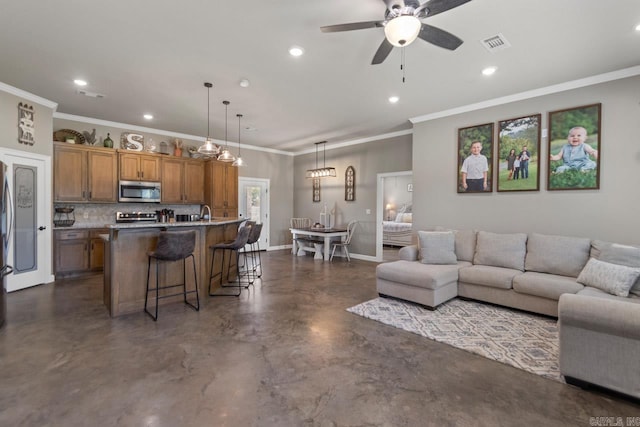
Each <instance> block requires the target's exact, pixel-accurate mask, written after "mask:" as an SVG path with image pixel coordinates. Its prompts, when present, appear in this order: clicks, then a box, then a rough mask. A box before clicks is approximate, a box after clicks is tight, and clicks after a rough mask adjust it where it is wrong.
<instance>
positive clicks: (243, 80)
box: [240, 79, 251, 87]
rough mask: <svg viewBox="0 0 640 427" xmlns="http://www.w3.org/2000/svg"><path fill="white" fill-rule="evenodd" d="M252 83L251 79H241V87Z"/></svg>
mask: <svg viewBox="0 0 640 427" xmlns="http://www.w3.org/2000/svg"><path fill="white" fill-rule="evenodd" d="M250 84H251V82H249V79H242V80H240V87H249V85H250Z"/></svg>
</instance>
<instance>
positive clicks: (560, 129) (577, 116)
mask: <svg viewBox="0 0 640 427" xmlns="http://www.w3.org/2000/svg"><path fill="white" fill-rule="evenodd" d="M601 110H602V104H591V105H584V106H582V107H575V108H569V109H566V110H559V111H552V112H550V113H549V151H548V155H549V167H548V168H547V189H548V190H593V189H599V188H600V162H601V161H602V155H601V154H602V138H601V135H602V127H601V121H600V117H601Z"/></svg>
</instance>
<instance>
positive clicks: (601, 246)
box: [591, 240, 640, 296]
mask: <svg viewBox="0 0 640 427" xmlns="http://www.w3.org/2000/svg"><path fill="white" fill-rule="evenodd" d="M591 256H592V257H594V258H598V259H599V260H600V261H605V262H610V263H612V264H620V265H626V266H627V267H636V268H638V267H640V248H639V247H637V246H627V245H620V244H617V243H609V242H603V241H602V240H594V241H593V242H592V243H591ZM629 293H632V294H635V295H637V296H640V278H638V280H636V283H635V284H634V285H633V286H632V287H631V290H630V291H629Z"/></svg>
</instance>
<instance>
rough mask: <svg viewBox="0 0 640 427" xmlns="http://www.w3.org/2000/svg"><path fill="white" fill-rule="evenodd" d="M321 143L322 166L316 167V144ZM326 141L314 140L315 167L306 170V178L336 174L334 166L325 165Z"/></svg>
mask: <svg viewBox="0 0 640 427" xmlns="http://www.w3.org/2000/svg"><path fill="white" fill-rule="evenodd" d="M320 144H322V158H323V160H322V162H323V166H322V167H321V168H319V167H318V145H320ZM326 144H327V141H322V142H316V168H315V169H309V170H307V178H325V177H334V176H336V168H332V167H327V164H326V162H327V158H326V149H325V145H326Z"/></svg>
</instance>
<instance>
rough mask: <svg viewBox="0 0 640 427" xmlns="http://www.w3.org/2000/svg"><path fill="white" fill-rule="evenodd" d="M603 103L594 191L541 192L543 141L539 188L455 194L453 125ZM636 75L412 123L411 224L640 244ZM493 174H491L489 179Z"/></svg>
mask: <svg viewBox="0 0 640 427" xmlns="http://www.w3.org/2000/svg"><path fill="white" fill-rule="evenodd" d="M597 102H601V103H602V130H601V144H602V145H601V147H600V150H601V151H600V161H601V166H600V168H601V169H600V189H599V190H577V191H575V190H574V191H551V192H550V191H547V190H546V173H547V166H548V161H547V160H546V159H547V158H548V155H549V153H548V147H547V139H546V138H543V140H542V143H541V159H542V161H541V165H540V167H541V172H540V173H541V174H540V177H541V179H540V188H541V190H540V191H539V192H516V193H505V192H501V193H497V192H494V193H491V194H458V193H457V192H456V178H457V173H456V169H457V167H456V162H457V154H456V149H457V129H458V128H460V127H465V126H473V125H476V124H483V123H489V122H497V121H499V120H504V119H509V118H515V117H520V116H524V115H529V114H535V113H542V129H547V128H548V123H547V119H548V117H547V113H548V112H549V111H554V110H560V109H565V108H572V107H577V106H581V105H587V104H593V103H597ZM639 138H640V77H631V78H627V79H622V80H617V81H613V82H608V83H602V84H598V85H593V86H588V87H584V88H580V89H575V90H570V91H565V92H561V93H557V94H553V95H547V96H542V97H538V98H533V99H529V100H525V101H519V102H514V103H510V104H506V105H501V106H496V107H491V108H486V109H483V110H479V111H474V112H469V113H465V114H459V115H456V116H451V117H446V118H442V119H437V120H432V121H427V122H423V123H418V124H416V125H415V126H414V143H413V188H414V195H413V196H414V206H413V212H414V214H413V221H414V229H416V230H420V229H421V228H424V227H427V226H432V225H442V226H446V227H451V228H460V229H472V228H473V229H479V230H488V231H494V232H518V231H523V232H538V233H545V234H562V235H571V236H583V237H590V238H597V239H603V240H610V241H614V242H620V243H628V244H638V243H640V226H638V215H639V211H640V209H639V208H640V197H639V196H638V194H639V191H638V187H639V184H640V140H639ZM494 180H495V177H494Z"/></svg>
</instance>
